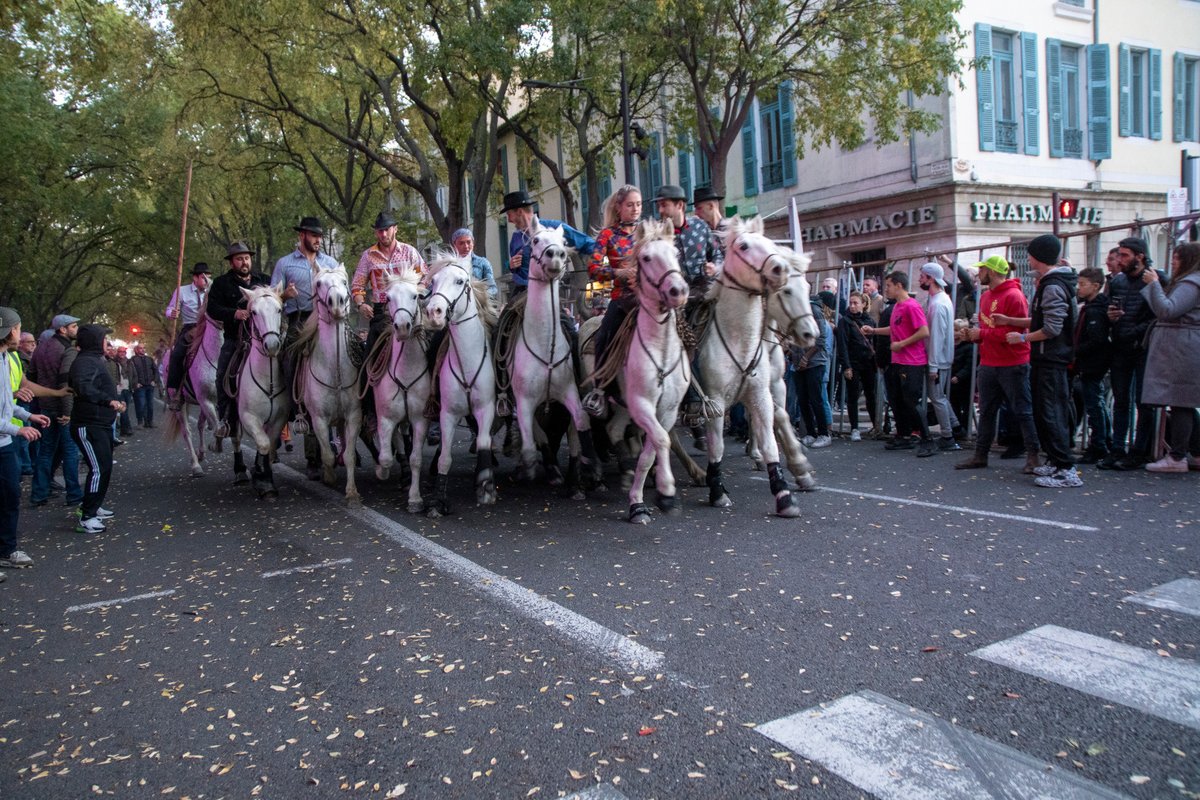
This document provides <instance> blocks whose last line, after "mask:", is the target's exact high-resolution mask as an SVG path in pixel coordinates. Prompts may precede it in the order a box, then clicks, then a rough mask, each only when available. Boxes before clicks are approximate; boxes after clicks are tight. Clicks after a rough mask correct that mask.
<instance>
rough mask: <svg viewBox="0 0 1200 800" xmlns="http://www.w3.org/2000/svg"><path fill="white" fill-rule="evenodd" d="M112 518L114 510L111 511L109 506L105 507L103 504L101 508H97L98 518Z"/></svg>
mask: <svg viewBox="0 0 1200 800" xmlns="http://www.w3.org/2000/svg"><path fill="white" fill-rule="evenodd" d="M112 518H113V512H111V511H109V510H108V509H107V508H104V507H103V506H101V507H100V508H97V509H96V519H99V520H106V519H112Z"/></svg>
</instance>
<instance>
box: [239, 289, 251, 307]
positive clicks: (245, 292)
mask: <svg viewBox="0 0 1200 800" xmlns="http://www.w3.org/2000/svg"><path fill="white" fill-rule="evenodd" d="M238 288H239V289H241V290H242V297H244V298H246V302H247V303H249V302H250V301H251V300H252V299H253V298H254V292H253V290H251V289H247V288H246V287H245V286H239V287H238Z"/></svg>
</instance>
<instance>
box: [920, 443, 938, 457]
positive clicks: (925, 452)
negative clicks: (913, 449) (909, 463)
mask: <svg viewBox="0 0 1200 800" xmlns="http://www.w3.org/2000/svg"><path fill="white" fill-rule="evenodd" d="M937 451H938V449H937V445H936V444H934V443H933V440H932V439H930V440H929V441H928V442H921V444H920V445H919V446H918V447H917V458H929V457H930V456H932V455H937Z"/></svg>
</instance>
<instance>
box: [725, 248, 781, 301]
mask: <svg viewBox="0 0 1200 800" xmlns="http://www.w3.org/2000/svg"><path fill="white" fill-rule="evenodd" d="M742 236H744V234H739V235H738V238H737V239H734V240H733V241H732V242H730V243H729V247H727V248H726V249H725V260H727V261H728V260H729V257H730V256H731V255H732V256H735V257H736V258H737V260H738V261H741V262H742V263H743V264H745V265H746V266H748V267H750V269H752V270H754V272H755V273H756V274H757V275H758V278H759V281H761V283H762V285H761V286H760V287H759V288H758V289H753V288H751V287H749V286H746V285H744V284H742V283H741V282H740V281H738V279H737V278H735V277H733V276H732V275H730V274H729V271H728V270H724V269H723V270H721V274H720V276H719V277H718V278H717V280H718V281H719V282H720V283H721V285H722V286H727V287H729V288H730V289H737V290H738V291H742V292H745V293H746V294H753V295H765V294H766V293H767V279H766V278H765V277H763V270H764V269H766V267H767V262H768V261H770V260H771V256H770V255H769V254H768V255H767V257H766V258H764V259H763V261H762V263H761V264H754V263H752V262H751V261H749V260H748V259H747V258H746V257H745V256H743V255H742V254H741V252H740V251H739V250H738V249H737V247H735V246H734V245H736V244H737V242H738V239H741V238H742Z"/></svg>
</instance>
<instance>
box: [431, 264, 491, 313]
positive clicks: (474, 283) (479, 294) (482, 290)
mask: <svg viewBox="0 0 1200 800" xmlns="http://www.w3.org/2000/svg"><path fill="white" fill-rule="evenodd" d="M449 266H455V267H458V268H459V269H461V270H462V271H463V272H465V273H467V280H469V281H470V282H471V294H473V295H474V296H475V307H476V308H478V309H479V317H480V319H482V320H483V324H484V327H486V328H487V329H488V330H489V331H490V330H491V329H492V328H494V327H495V326H496V321H497V320H498V319H499V318H500V307H499V306H498V305H497V304H496V300H495V298H493V297H491V296H490V295H489V294H488V285H487V283H485V282H484V281H478V280H475V276H474V275H472V274H471V262H470V259H469V258H467V257H466V256H460V255H458V254H457V253H454V252H451V251H449V250H442V249H438V250H435V251H434V252H433V258H432V259H430V262H429V276H430V277H431V278H432V277H433V276H434V275H437V274H438V273H439V272H441V271H442V270H443V269H445V268H446V267H449Z"/></svg>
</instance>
